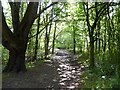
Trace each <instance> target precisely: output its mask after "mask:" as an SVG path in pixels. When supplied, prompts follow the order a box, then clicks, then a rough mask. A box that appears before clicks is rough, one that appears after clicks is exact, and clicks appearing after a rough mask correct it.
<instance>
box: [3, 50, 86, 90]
mask: <svg viewBox="0 0 120 90" xmlns="http://www.w3.org/2000/svg"><path fill="white" fill-rule="evenodd" d="M77 58H78V56H77V55H73V54H72V53H70V52H68V51H67V50H64V49H55V54H54V55H53V56H52V57H51V59H50V60H46V61H45V63H43V64H40V65H37V66H36V67H34V68H33V69H31V70H28V71H27V72H26V73H11V74H9V76H8V77H5V78H4V79H3V81H2V87H3V89H5V88H56V89H57V88H61V89H64V88H69V89H70V90H71V89H79V88H80V82H81V79H80V75H81V72H82V70H83V68H84V67H82V65H81V64H80V63H78V62H77Z"/></svg>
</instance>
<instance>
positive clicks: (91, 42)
mask: <svg viewBox="0 0 120 90" xmlns="http://www.w3.org/2000/svg"><path fill="white" fill-rule="evenodd" d="M94 66H95V65H94V37H93V36H92V37H90V66H89V67H90V68H91V69H92V68H94Z"/></svg>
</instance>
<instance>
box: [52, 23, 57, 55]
mask: <svg viewBox="0 0 120 90" xmlns="http://www.w3.org/2000/svg"><path fill="white" fill-rule="evenodd" d="M55 36H56V22H55V30H54V34H53V42H52V54H54V48H55Z"/></svg>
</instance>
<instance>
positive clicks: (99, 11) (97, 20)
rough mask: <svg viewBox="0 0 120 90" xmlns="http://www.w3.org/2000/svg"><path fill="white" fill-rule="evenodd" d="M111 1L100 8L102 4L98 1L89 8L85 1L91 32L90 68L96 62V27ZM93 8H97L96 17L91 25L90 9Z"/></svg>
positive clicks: (87, 21) (87, 20) (88, 25)
mask: <svg viewBox="0 0 120 90" xmlns="http://www.w3.org/2000/svg"><path fill="white" fill-rule="evenodd" d="M109 4H110V3H108V2H107V3H102V4H101V7H100V8H99V9H98V6H100V5H99V4H98V3H97V2H96V3H95V5H94V6H93V7H90V8H89V3H88V2H87V3H83V8H84V12H85V15H86V23H87V27H88V32H89V38H90V68H94V66H95V62H94V42H95V36H94V34H95V28H96V26H97V23H98V22H99V20H100V17H102V16H103V15H104V13H105V11H106V5H107V6H109ZM92 8H95V12H96V15H95V17H94V20H93V23H92V25H91V22H90V13H89V12H90V10H91V9H92Z"/></svg>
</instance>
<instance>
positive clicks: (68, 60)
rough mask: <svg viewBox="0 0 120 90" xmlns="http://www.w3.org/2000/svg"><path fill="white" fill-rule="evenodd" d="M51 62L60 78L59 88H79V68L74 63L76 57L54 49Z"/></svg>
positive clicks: (75, 62)
mask: <svg viewBox="0 0 120 90" xmlns="http://www.w3.org/2000/svg"><path fill="white" fill-rule="evenodd" d="M52 60H53V63H54V65H55V66H56V68H57V71H58V74H59V76H60V79H59V85H60V88H69V89H75V88H80V86H79V83H80V74H81V68H80V65H79V64H78V63H77V61H76V56H75V55H73V54H72V53H70V52H68V51H66V50H62V49H55V55H53V57H52Z"/></svg>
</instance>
